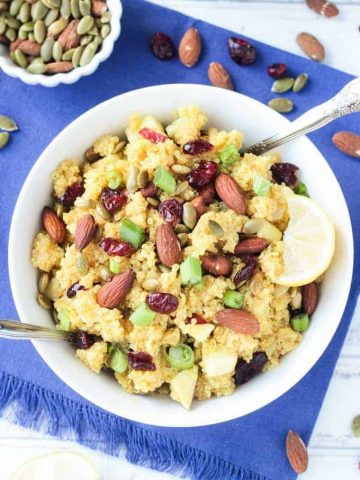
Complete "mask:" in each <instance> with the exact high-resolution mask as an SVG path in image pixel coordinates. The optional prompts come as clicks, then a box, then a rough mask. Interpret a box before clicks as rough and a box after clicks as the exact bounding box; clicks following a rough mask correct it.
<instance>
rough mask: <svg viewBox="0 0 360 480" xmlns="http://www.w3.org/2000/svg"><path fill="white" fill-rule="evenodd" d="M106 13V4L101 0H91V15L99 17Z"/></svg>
mask: <svg viewBox="0 0 360 480" xmlns="http://www.w3.org/2000/svg"><path fill="white" fill-rule="evenodd" d="M105 11H106V4H105V2H102V1H101V0H91V13H92V14H93V15H94V17H101V15H102V14H103V13H105Z"/></svg>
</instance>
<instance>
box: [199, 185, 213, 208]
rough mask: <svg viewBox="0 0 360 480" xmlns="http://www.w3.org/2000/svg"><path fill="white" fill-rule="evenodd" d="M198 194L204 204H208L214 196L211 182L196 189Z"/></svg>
mask: <svg viewBox="0 0 360 480" xmlns="http://www.w3.org/2000/svg"><path fill="white" fill-rule="evenodd" d="M197 190H198V192H199V195H200V196H201V197H202V198H203V200H204V203H205V205H210V203H212V201H213V200H214V198H215V196H216V190H215V187H214V184H213V183H209V184H208V185H205V187H200V188H198V189H197Z"/></svg>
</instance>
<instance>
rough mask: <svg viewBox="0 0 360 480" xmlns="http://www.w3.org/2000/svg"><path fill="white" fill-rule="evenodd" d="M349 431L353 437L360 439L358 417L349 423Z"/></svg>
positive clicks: (359, 421)
mask: <svg viewBox="0 0 360 480" xmlns="http://www.w3.org/2000/svg"><path fill="white" fill-rule="evenodd" d="M351 430H352V433H353V435H354V437H360V415H357V416H356V417H355V418H354V419H353V421H352V423H351Z"/></svg>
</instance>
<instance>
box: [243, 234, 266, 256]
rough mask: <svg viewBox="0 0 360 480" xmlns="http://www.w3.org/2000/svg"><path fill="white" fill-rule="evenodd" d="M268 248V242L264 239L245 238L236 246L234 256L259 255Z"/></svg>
mask: <svg viewBox="0 0 360 480" xmlns="http://www.w3.org/2000/svg"><path fill="white" fill-rule="evenodd" d="M268 246H269V242H268V241H267V240H265V238H258V237H253V238H246V239H245V240H242V241H241V242H239V243H238V244H237V245H236V247H235V255H244V254H254V253H260V252H262V251H263V250H264V249H265V248H266V247H268Z"/></svg>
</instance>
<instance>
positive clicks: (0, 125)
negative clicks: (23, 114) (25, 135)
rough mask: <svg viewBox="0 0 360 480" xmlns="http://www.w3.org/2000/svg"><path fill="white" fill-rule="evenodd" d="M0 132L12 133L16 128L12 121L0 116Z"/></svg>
mask: <svg viewBox="0 0 360 480" xmlns="http://www.w3.org/2000/svg"><path fill="white" fill-rule="evenodd" d="M0 130H5V131H6V132H13V131H14V130H18V126H17V125H16V123H15V122H14V120H13V119H12V118H10V117H7V116H6V115H0Z"/></svg>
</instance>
